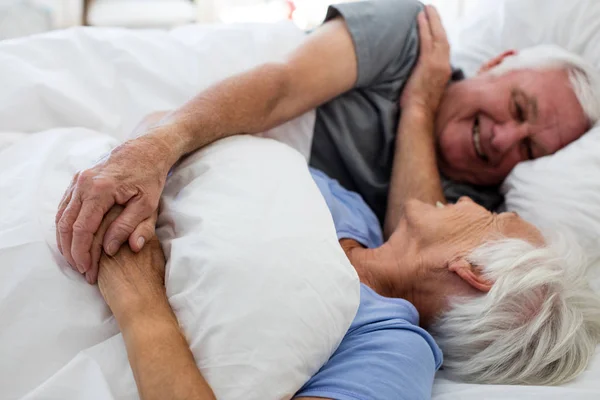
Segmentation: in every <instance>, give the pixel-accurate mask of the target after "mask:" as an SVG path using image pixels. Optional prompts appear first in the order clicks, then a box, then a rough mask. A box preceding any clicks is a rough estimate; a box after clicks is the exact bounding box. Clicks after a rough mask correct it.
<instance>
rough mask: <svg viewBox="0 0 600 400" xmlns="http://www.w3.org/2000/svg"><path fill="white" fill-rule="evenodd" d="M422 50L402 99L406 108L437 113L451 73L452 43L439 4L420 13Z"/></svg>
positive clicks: (401, 103)
mask: <svg viewBox="0 0 600 400" xmlns="http://www.w3.org/2000/svg"><path fill="white" fill-rule="evenodd" d="M417 22H418V24H419V38H420V53H419V60H418V61H417V65H416V67H415V69H414V71H413V73H412V75H411V76H410V78H409V80H408V82H407V84H406V87H405V88H404V91H403V93H402V98H401V99H400V105H401V107H402V109H407V108H412V107H418V108H421V109H422V110H423V111H424V112H427V113H431V114H432V115H434V114H435V113H436V111H437V109H438V107H439V105H440V101H441V99H442V95H443V93H444V90H445V89H446V86H447V85H448V81H449V80H450V76H451V74H452V68H451V67H450V45H449V43H448V38H447V37H446V31H445V30H444V26H443V25H442V20H441V19H440V15H439V14H438V12H437V10H436V9H435V7H432V6H426V7H425V10H424V11H421V12H420V13H419V15H418V17H417Z"/></svg>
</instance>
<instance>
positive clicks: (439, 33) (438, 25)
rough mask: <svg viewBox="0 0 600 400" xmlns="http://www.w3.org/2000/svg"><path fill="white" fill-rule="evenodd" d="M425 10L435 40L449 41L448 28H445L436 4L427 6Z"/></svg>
mask: <svg viewBox="0 0 600 400" xmlns="http://www.w3.org/2000/svg"><path fill="white" fill-rule="evenodd" d="M425 12H426V14H427V20H428V21H429V29H430V31H431V35H432V37H433V40H435V41H442V42H448V38H447V36H446V30H445V29H444V24H443V23H442V18H441V17H440V14H439V13H438V11H437V9H436V8H435V7H434V6H426V7H425Z"/></svg>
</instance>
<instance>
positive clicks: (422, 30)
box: [417, 11, 433, 54]
mask: <svg viewBox="0 0 600 400" xmlns="http://www.w3.org/2000/svg"><path fill="white" fill-rule="evenodd" d="M417 23H418V25H419V39H420V42H421V43H420V48H421V54H424V53H427V52H428V51H429V50H430V49H431V46H432V40H433V39H432V37H431V28H429V21H428V20H427V15H426V14H425V12H424V11H421V12H420V13H419V15H418V16H417Z"/></svg>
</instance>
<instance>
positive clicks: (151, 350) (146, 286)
mask: <svg viewBox="0 0 600 400" xmlns="http://www.w3.org/2000/svg"><path fill="white" fill-rule="evenodd" d="M121 211H122V207H118V208H117V207H115V208H113V209H112V210H111V211H110V212H109V213H108V214H107V216H106V218H105V219H104V221H103V223H102V225H101V227H100V231H99V234H100V235H103V234H104V231H105V230H106V229H107V227H108V225H109V224H110V223H111V222H112V220H114V219H115V218H116V217H117V216H118V215H119V214H120V212H121ZM99 240H101V239H99ZM164 274H165V258H164V254H163V252H162V249H161V247H160V243H159V242H158V240H157V239H156V238H153V239H152V240H150V242H149V243H148V244H147V245H146V246H144V249H143V250H142V251H140V252H139V253H137V254H136V253H134V252H132V251H131V249H130V248H129V246H128V245H125V246H123V247H122V248H121V249H120V250H119V252H118V253H117V254H116V255H115V256H114V257H110V256H107V255H106V254H104V255H103V256H102V257H101V260H100V271H99V276H98V285H99V287H100V291H101V293H102V296H103V297H104V299H105V300H106V302H107V304H108V306H109V307H110V308H111V310H112V312H113V314H114V316H115V318H116V320H117V322H118V324H119V327H120V329H121V332H122V334H123V339H124V341H125V346H126V348H127V356H128V357H129V363H130V364H131V369H132V370H133V375H134V377H135V381H136V384H137V387H138V391H139V394H140V397H141V398H142V399H143V400H154V399H156V400H180V399H181V400H183V399H185V400H187V399H190V400H191V399H194V400H208V399H215V395H214V393H213V392H212V390H211V388H210V386H209V385H208V383H207V382H206V381H205V380H204V378H203V377H202V374H201V373H200V371H199V370H198V367H197V366H196V363H195V361H194V357H193V355H192V352H191V351H190V349H189V346H188V343H187V341H186V339H185V337H184V336H183V334H182V332H181V330H180V328H179V324H178V322H177V318H176V317H175V314H174V313H173V310H172V309H171V307H170V305H169V302H168V299H167V295H166V290H165V286H164Z"/></svg>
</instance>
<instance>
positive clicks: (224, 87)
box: [159, 63, 293, 155]
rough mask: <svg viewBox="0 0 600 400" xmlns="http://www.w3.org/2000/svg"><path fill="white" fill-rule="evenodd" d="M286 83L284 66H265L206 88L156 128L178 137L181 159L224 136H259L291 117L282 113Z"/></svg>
mask: <svg viewBox="0 0 600 400" xmlns="http://www.w3.org/2000/svg"><path fill="white" fill-rule="evenodd" d="M288 82H289V77H288V70H287V67H286V66H285V64H277V63H271V64H265V65H262V66H260V67H257V68H255V69H253V70H250V71H248V72H245V73H242V74H240V75H237V76H234V77H231V78H229V79H226V80H224V81H221V82H219V83H217V84H215V85H213V86H211V87H209V88H208V89H206V90H204V91H203V92H201V93H200V94H198V95H197V96H196V97H194V98H193V99H191V100H190V101H188V102H187V103H186V104H184V105H183V106H182V107H180V108H178V109H176V110H174V111H172V112H171V113H169V114H167V115H166V116H165V117H164V118H163V119H162V120H161V122H160V124H159V125H160V127H161V128H163V129H161V130H163V131H164V130H165V129H166V130H169V131H171V132H172V133H173V134H175V135H177V136H178V137H177V140H178V145H179V147H178V149H177V150H178V151H179V152H180V153H181V155H184V154H187V153H191V152H193V151H195V150H196V149H199V148H202V147H204V146H206V145H208V144H210V143H212V142H214V141H216V140H219V139H222V138H225V137H228V136H232V135H236V134H242V133H248V134H253V133H259V132H263V131H266V130H268V129H271V128H273V127H275V126H277V125H279V124H281V123H283V122H284V121H285V120H286V119H288V118H291V117H293V115H287V113H286V112H285V110H283V109H282V105H283V104H284V103H285V101H284V99H285V98H286V97H287V93H288V90H289V87H288ZM171 128H172V129H171Z"/></svg>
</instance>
